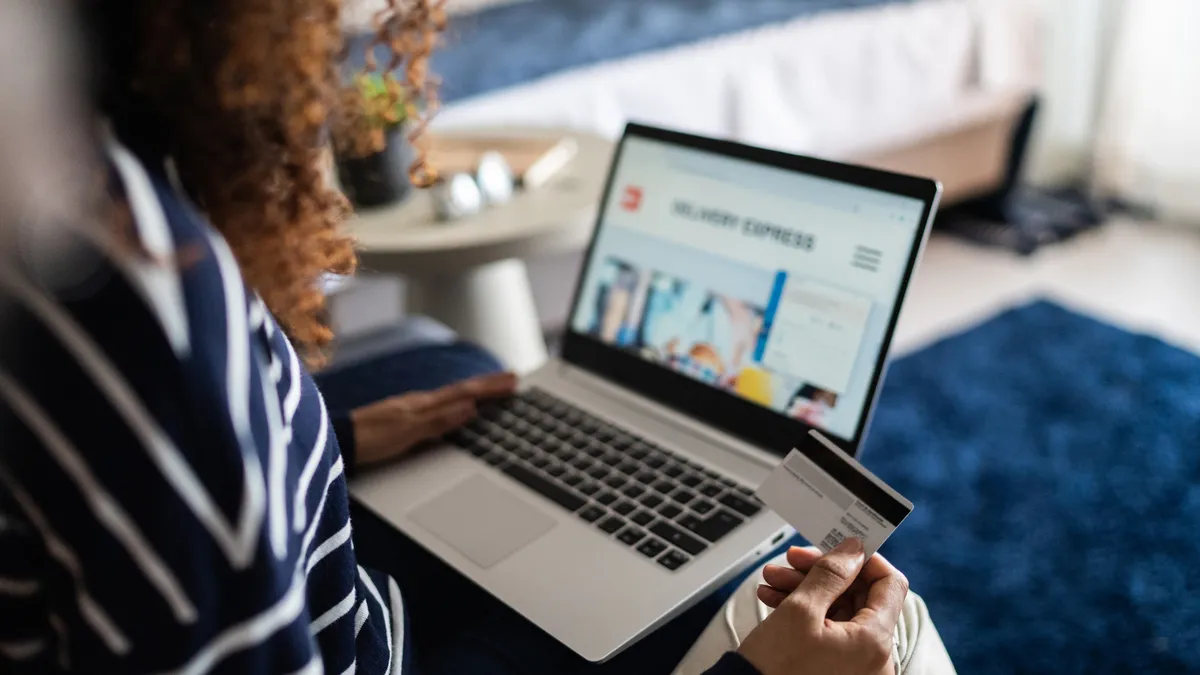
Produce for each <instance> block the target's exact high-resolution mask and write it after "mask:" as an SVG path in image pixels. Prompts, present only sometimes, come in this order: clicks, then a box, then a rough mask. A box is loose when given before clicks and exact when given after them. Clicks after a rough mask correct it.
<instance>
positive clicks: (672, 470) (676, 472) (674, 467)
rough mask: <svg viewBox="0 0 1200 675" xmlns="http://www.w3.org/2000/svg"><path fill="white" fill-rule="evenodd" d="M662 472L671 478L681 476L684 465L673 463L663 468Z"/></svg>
mask: <svg viewBox="0 0 1200 675" xmlns="http://www.w3.org/2000/svg"><path fill="white" fill-rule="evenodd" d="M662 472H663V473H665V474H667V475H668V476H670V477H671V478H678V477H679V476H681V475H683V467H682V466H680V465H678V464H671V465H668V466H667V467H666V468H665V469H663V470H662Z"/></svg>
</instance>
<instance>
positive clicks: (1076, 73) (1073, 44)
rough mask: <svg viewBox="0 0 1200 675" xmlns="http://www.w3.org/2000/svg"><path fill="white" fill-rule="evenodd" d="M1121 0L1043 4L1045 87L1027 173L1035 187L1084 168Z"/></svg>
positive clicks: (1065, 0) (1049, 0)
mask: <svg viewBox="0 0 1200 675" xmlns="http://www.w3.org/2000/svg"><path fill="white" fill-rule="evenodd" d="M1121 2H1122V0H1043V3H1044V11H1045V16H1046V28H1045V30H1046V34H1045V40H1046V64H1045V67H1046V75H1045V77H1046V83H1045V88H1044V93H1043V107H1042V110H1041V117H1040V119H1039V122H1038V126H1037V129H1036V130H1035V135H1034V146H1033V149H1032V154H1031V156H1030V164H1029V167H1028V174H1027V177H1028V178H1029V179H1030V180H1032V181H1034V182H1036V183H1043V184H1046V183H1062V182H1066V181H1069V180H1072V179H1075V178H1078V177H1080V176H1081V175H1083V174H1084V173H1085V172H1087V171H1088V170H1089V165H1090V159H1091V155H1092V147H1093V143H1094V140H1095V134H1096V121H1097V117H1098V102H1099V101H1100V100H1101V99H1102V96H1103V87H1104V86H1105V84H1106V81H1107V79H1108V70H1109V67H1108V60H1109V59H1108V57H1109V52H1110V50H1111V46H1112V36H1113V33H1114V29H1115V28H1116V26H1115V24H1116V17H1117V14H1118V12H1119V10H1120V5H1121Z"/></svg>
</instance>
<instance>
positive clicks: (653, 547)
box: [637, 539, 667, 558]
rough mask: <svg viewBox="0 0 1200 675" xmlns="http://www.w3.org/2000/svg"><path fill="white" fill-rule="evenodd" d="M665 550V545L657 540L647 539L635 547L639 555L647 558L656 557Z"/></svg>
mask: <svg viewBox="0 0 1200 675" xmlns="http://www.w3.org/2000/svg"><path fill="white" fill-rule="evenodd" d="M665 550H667V545H666V544H664V543H662V542H661V541H659V540H657V539H647V540H646V541H644V542H642V545H641V546H639V547H637V551H638V553H641V554H642V555H644V556H646V557H647V558H654V557H657V556H658V554H659V553H662V552H663V551H665Z"/></svg>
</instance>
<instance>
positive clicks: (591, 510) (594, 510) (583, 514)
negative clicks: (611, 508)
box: [579, 504, 605, 523]
mask: <svg viewBox="0 0 1200 675" xmlns="http://www.w3.org/2000/svg"><path fill="white" fill-rule="evenodd" d="M604 513H605V511H604V509H602V508H600V507H599V506H596V505H595V504H589V505H588V506H585V507H583V510H582V511H580V512H579V517H580V518H583V519H584V520H586V521H588V522H589V523H594V522H596V521H597V520H600V517H601V516H603V515H604Z"/></svg>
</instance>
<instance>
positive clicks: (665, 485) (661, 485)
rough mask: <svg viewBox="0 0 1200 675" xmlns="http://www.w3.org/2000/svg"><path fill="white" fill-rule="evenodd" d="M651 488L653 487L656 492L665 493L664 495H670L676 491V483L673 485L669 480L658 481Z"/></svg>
mask: <svg viewBox="0 0 1200 675" xmlns="http://www.w3.org/2000/svg"><path fill="white" fill-rule="evenodd" d="M651 487H653V488H654V489H655V490H658V491H659V492H661V493H663V494H664V495H669V494H671V493H672V492H674V491H675V483H673V482H671V481H669V480H660V481H657V482H655V483H654V485H652V486H651Z"/></svg>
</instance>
